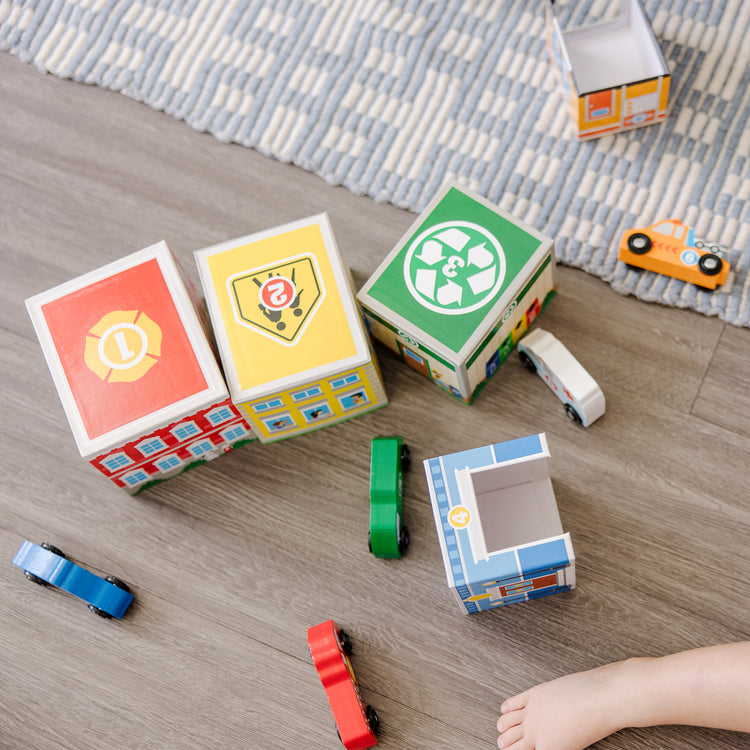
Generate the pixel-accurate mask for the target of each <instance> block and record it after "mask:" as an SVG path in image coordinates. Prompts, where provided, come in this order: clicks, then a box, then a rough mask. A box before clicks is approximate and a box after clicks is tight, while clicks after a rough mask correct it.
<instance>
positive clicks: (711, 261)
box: [698, 253, 724, 276]
mask: <svg viewBox="0 0 750 750" xmlns="http://www.w3.org/2000/svg"><path fill="white" fill-rule="evenodd" d="M723 267H724V261H723V260H722V259H721V258H720V257H719V256H718V255H713V254H712V253H707V254H706V255H701V257H700V258H699V259H698V269H699V270H700V272H701V273H702V274H705V275H706V276H716V275H717V274H719V273H721V269H722V268H723Z"/></svg>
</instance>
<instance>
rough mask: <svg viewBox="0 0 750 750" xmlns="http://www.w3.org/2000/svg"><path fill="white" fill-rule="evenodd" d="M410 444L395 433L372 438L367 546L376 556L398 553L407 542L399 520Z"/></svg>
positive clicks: (399, 553)
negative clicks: (405, 442) (406, 443)
mask: <svg viewBox="0 0 750 750" xmlns="http://www.w3.org/2000/svg"><path fill="white" fill-rule="evenodd" d="M409 463H410V458H409V447H408V446H407V445H405V444H404V440H403V438H401V437H398V436H395V435H394V436H386V435H381V436H380V437H376V438H373V441H372V445H371V449H370V535H369V541H368V544H369V548H370V552H372V554H373V555H375V557H401V555H403V554H404V552H406V549H407V548H408V546H409V529H407V528H406V526H403V525H402V523H401V514H402V512H403V504H404V503H403V501H404V472H405V471H407V470H408V468H409Z"/></svg>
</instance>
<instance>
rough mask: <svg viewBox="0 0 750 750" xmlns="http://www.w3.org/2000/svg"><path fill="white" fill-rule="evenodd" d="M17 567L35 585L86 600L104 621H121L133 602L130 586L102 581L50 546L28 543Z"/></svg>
mask: <svg viewBox="0 0 750 750" xmlns="http://www.w3.org/2000/svg"><path fill="white" fill-rule="evenodd" d="M13 564H14V565H17V566H18V567H19V568H22V569H23V571H24V573H25V574H26V577H27V578H28V579H29V580H30V581H32V582H33V583H38V584H40V585H42V586H47V585H50V586H54V587H55V588H58V589H62V590H63V591H67V592H68V593H69V594H73V596H75V597H77V598H78V599H82V600H83V601H84V602H86V603H87V604H88V607H89V609H90V610H91V611H92V612H93V613H94V614H96V615H99V616H100V617H105V618H111V617H116V618H117V619H118V620H119V619H120V618H121V617H122V616H123V615H124V614H125V611H126V610H127V608H128V607H129V606H130V602H132V601H133V595H132V594H131V593H130V591H129V589H128V587H127V585H126V584H125V583H123V582H122V581H120V580H119V579H118V578H114V577H112V576H109V577H107V578H100V577H99V576H98V575H96V574H94V573H91V572H90V571H88V570H86V569H85V568H82V567H81V566H80V565H76V564H75V563H74V562H71V561H70V560H68V558H67V557H66V556H65V555H64V554H63V553H62V552H61V551H60V550H59V549H57V547H53V546H52V545H51V544H47V543H46V542H44V543H43V544H41V545H38V544H32V542H27V541H24V543H23V544H22V545H21V548H20V549H19V550H18V552H16V556H15V557H14V558H13Z"/></svg>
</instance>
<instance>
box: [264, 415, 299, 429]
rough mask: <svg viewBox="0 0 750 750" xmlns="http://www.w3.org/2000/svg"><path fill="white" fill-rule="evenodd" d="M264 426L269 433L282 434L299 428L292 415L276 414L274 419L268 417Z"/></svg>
mask: <svg viewBox="0 0 750 750" xmlns="http://www.w3.org/2000/svg"><path fill="white" fill-rule="evenodd" d="M263 424H264V425H265V426H266V429H267V430H268V431H269V432H282V431H283V430H290V429H291V428H292V427H296V426H297V425H296V422H295V421H294V420H293V419H292V417H291V415H290V414H276V415H274V416H273V417H267V418H266V419H264V420H263Z"/></svg>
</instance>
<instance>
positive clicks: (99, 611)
mask: <svg viewBox="0 0 750 750" xmlns="http://www.w3.org/2000/svg"><path fill="white" fill-rule="evenodd" d="M89 609H90V610H91V611H92V612H93V613H94V614H95V615H98V616H99V617H102V618H103V619H105V620H111V619H112V615H111V614H109V612H105V611H104V610H103V609H99V607H95V606H94V605H93V604H89Z"/></svg>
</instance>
